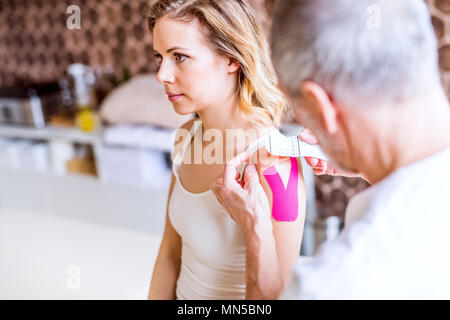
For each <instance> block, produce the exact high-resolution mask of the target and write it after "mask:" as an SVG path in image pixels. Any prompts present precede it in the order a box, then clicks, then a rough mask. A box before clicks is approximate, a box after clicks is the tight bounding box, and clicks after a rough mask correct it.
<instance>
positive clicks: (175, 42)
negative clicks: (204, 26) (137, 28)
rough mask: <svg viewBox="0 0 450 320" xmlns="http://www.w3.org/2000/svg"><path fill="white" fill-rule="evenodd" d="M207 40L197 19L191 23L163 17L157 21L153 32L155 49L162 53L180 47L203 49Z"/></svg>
mask: <svg viewBox="0 0 450 320" xmlns="http://www.w3.org/2000/svg"><path fill="white" fill-rule="evenodd" d="M205 46H206V42H205V38H204V35H203V33H202V30H201V26H200V23H199V22H198V20H197V19H193V20H192V21H191V22H184V21H178V20H175V19H171V18H167V17H163V18H161V19H159V20H158V21H156V24H155V28H154V30H153V47H154V49H155V50H156V51H158V52H160V53H166V51H167V50H169V49H171V48H174V47H178V48H184V49H186V50H192V51H194V50H197V49H199V48H200V49H203V48H204V47H205Z"/></svg>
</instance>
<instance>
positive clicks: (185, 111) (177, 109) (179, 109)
mask: <svg viewBox="0 0 450 320" xmlns="http://www.w3.org/2000/svg"><path fill="white" fill-rule="evenodd" d="M173 110H175V112H176V113H177V114H179V115H180V116H187V115H190V114H192V113H194V112H195V110H194V109H193V108H183V107H177V106H173Z"/></svg>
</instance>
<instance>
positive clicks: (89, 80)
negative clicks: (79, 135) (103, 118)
mask: <svg viewBox="0 0 450 320" xmlns="http://www.w3.org/2000/svg"><path fill="white" fill-rule="evenodd" d="M68 73H69V74H70V75H71V76H72V77H73V78H74V81H75V88H74V91H75V100H76V104H77V107H78V111H77V115H76V120H75V122H76V124H77V126H78V127H79V128H80V129H81V130H82V131H85V132H92V131H94V130H96V129H97V128H98V127H99V125H100V121H99V117H98V114H97V112H96V110H94V102H93V97H92V91H91V86H92V84H93V83H94V81H95V79H94V75H93V73H92V71H91V70H90V68H89V67H88V66H85V65H83V64H80V63H76V64H72V65H70V66H69V68H68Z"/></svg>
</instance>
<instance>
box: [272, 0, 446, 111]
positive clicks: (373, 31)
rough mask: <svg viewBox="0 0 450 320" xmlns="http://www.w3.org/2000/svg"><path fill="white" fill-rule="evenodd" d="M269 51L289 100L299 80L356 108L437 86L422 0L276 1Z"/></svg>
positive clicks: (434, 42) (431, 38) (431, 37)
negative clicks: (318, 87) (317, 86)
mask: <svg viewBox="0 0 450 320" xmlns="http://www.w3.org/2000/svg"><path fill="white" fill-rule="evenodd" d="M271 48H272V60H273V63H274V66H275V69H276V71H277V74H278V77H279V79H280V81H281V84H282V85H283V87H285V88H286V90H287V91H288V93H289V94H290V95H292V96H294V97H297V96H299V93H300V92H299V91H300V90H299V89H300V85H301V83H302V82H303V81H305V80H311V81H314V82H316V83H318V84H319V85H321V86H322V87H323V88H324V89H325V90H326V91H327V92H328V94H330V95H331V96H332V97H333V98H334V99H336V100H337V101H339V102H341V103H346V104H350V105H355V106H356V105H358V104H371V103H375V104H376V103H395V102H400V101H403V100H405V99H411V98H414V97H415V96H417V95H420V94H422V93H424V92H425V91H427V90H430V89H433V88H436V86H439V85H440V76H439V67H438V52H437V40H436V37H435V34H434V31H433V27H432V24H431V18H430V14H429V12H428V9H427V7H426V4H425V3H424V1H423V0H278V1H277V5H276V8H275V13H274V20H273V25H272V32H271Z"/></svg>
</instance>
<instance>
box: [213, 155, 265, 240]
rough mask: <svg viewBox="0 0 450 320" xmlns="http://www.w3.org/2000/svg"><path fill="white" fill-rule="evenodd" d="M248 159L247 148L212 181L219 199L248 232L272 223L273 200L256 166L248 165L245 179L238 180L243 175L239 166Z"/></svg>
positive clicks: (243, 229)
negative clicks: (263, 186)
mask: <svg viewBox="0 0 450 320" xmlns="http://www.w3.org/2000/svg"><path fill="white" fill-rule="evenodd" d="M248 159H249V154H248V153H246V152H245V153H242V154H240V155H238V156H237V157H235V158H233V159H232V160H230V161H229V162H228V163H227V164H226V165H225V169H224V174H223V176H221V177H219V178H218V179H217V180H216V181H214V182H213V183H212V185H211V190H212V192H213V193H214V194H215V196H216V198H217V200H218V201H219V202H220V203H221V204H222V206H223V207H224V208H225V210H226V211H227V212H228V213H229V214H230V216H231V218H232V219H233V220H234V221H235V222H236V223H237V225H238V226H239V227H240V228H241V230H242V231H243V232H244V234H246V235H248V234H249V233H251V232H254V231H255V227H256V226H257V225H258V226H259V225H261V226H269V225H268V224H267V223H270V205H269V201H268V199H267V196H266V194H265V192H264V190H263V188H262V186H261V184H260V182H259V176H258V173H257V171H256V168H255V166H254V165H248V166H247V168H246V169H245V171H244V173H243V174H244V179H243V181H242V182H241V183H239V182H238V181H237V179H238V178H239V175H240V174H239V171H237V168H238V167H239V165H240V164H242V163H243V162H246V161H248ZM270 225H271V224H270Z"/></svg>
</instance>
